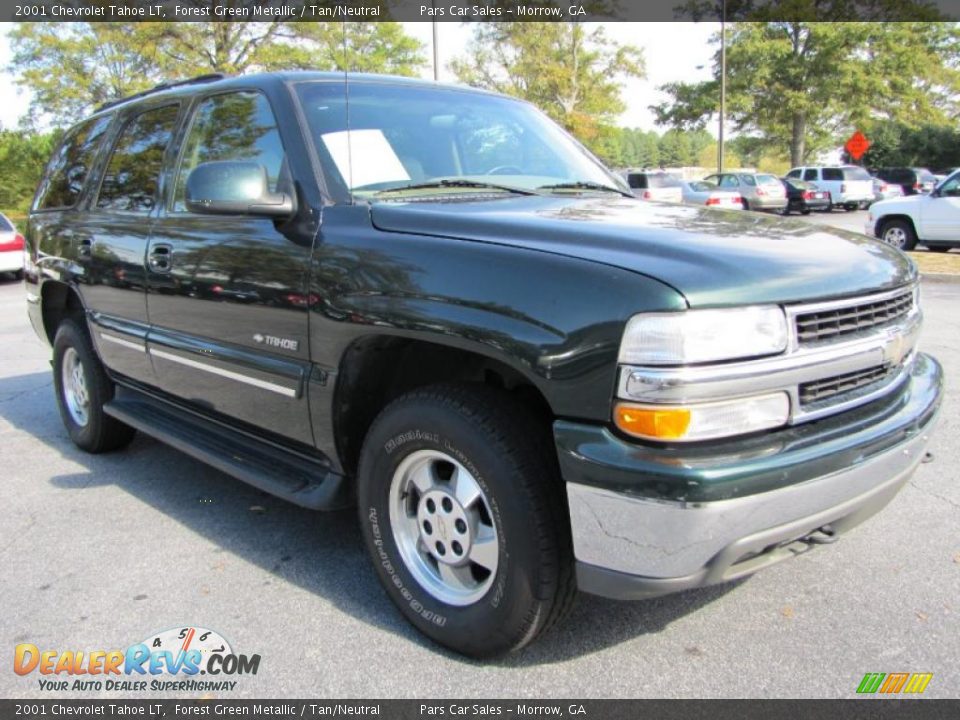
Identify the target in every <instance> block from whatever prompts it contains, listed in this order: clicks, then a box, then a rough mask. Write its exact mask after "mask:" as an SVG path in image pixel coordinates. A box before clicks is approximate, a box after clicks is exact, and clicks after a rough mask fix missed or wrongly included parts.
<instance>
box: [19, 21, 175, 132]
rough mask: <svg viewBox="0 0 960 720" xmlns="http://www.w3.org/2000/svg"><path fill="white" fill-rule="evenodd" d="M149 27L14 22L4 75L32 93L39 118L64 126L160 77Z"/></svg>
mask: <svg viewBox="0 0 960 720" xmlns="http://www.w3.org/2000/svg"><path fill="white" fill-rule="evenodd" d="M151 24H152V23H29V22H24V23H17V24H16V26H15V27H14V28H13V30H11V32H10V34H9V35H8V37H9V39H10V41H11V44H12V47H13V56H12V59H11V63H10V66H9V68H8V70H10V71H12V72H13V73H14V75H15V76H16V83H17V85H19V86H21V87H24V88H28V89H29V90H30V91H31V92H32V93H33V98H32V100H31V103H30V112H29V114H28V116H27V118H25V120H26V122H25V124H26V125H27V126H34V125H36V124H37V119H38V118H37V116H38V115H48V116H49V117H50V119H51V120H52V121H53V123H54V124H57V125H67V124H70V123H72V122H73V121H75V120H76V119H78V118H80V117H82V116H83V115H84V114H86V113H88V112H89V110H90V109H91V108H93V107H95V106H97V105H99V104H101V103H104V102H106V101H108V100H112V99H115V98H118V97H123V96H125V95H130V94H132V93H135V92H138V91H140V90H145V89H146V88H148V87H151V86H152V85H155V84H156V83H157V82H159V81H160V80H161V79H162V78H163V76H164V73H163V70H162V68H161V61H160V56H159V52H158V49H157V45H156V43H155V41H154V39H153V37H152V35H153V33H152V31H151V30H150V28H149V27H147V26H148V25H151Z"/></svg>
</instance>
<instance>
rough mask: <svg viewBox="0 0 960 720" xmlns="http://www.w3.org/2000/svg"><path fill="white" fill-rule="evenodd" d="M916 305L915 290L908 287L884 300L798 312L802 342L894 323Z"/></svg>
mask: <svg viewBox="0 0 960 720" xmlns="http://www.w3.org/2000/svg"><path fill="white" fill-rule="evenodd" d="M912 309H913V291H912V290H905V291H903V292H902V293H899V294H897V295H894V296H893V297H890V298H885V299H883V300H874V301H872V302H860V303H854V304H851V305H846V306H843V307H835V308H831V309H829V310H817V311H812V312H806V313H801V314H798V315H797V316H796V327H797V340H798V342H799V343H800V344H801V345H805V344H809V343H815V342H821V341H823V340H832V339H835V338H838V337H843V336H844V335H852V334H853V333H857V332H861V331H863V330H868V329H870V328H874V327H878V326H880V325H885V324H887V323H891V322H893V321H895V320H897V319H898V318H901V317H903V316H905V315H907V314H908V313H909V312H910V311H911V310H912Z"/></svg>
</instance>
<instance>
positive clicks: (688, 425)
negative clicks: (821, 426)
mask: <svg viewBox="0 0 960 720" xmlns="http://www.w3.org/2000/svg"><path fill="white" fill-rule="evenodd" d="M789 417H790V398H789V397H788V396H787V394H786V393H785V392H775V393H769V394H767V395H756V396H754V397H746V398H737V399H735V400H724V401H722V402H711V403H690V404H689V405H685V406H675V405H639V404H637V403H629V402H621V403H617V406H616V407H615V408H614V411H613V420H614V423H615V424H616V426H617V427H618V428H620V429H621V430H622V431H623V432H625V433H627V434H629V435H632V436H634V437H638V438H643V439H644V440H659V441H661V442H691V441H694V440H708V439H710V440H713V439H716V438H723V437H730V436H731V435H743V434H746V433H751V432H757V431H759V430H769V429H771V428H775V427H780V426H781V425H784V424H786V422H787V419H788V418H789Z"/></svg>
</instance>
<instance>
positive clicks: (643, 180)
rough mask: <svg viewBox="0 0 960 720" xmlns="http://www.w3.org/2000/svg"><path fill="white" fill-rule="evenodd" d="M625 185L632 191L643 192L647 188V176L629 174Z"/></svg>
mask: <svg viewBox="0 0 960 720" xmlns="http://www.w3.org/2000/svg"><path fill="white" fill-rule="evenodd" d="M627 184H628V185H630V187H631V188H633V189H634V190H645V189H646V188H647V176H646V175H641V174H640V173H631V174H630V175H628V176H627Z"/></svg>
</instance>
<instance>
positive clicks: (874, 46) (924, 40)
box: [653, 0, 960, 165]
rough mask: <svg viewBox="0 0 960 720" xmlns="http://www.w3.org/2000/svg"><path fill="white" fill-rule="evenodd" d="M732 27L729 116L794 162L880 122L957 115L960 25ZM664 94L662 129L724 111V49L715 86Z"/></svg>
mask: <svg viewBox="0 0 960 720" xmlns="http://www.w3.org/2000/svg"><path fill="white" fill-rule="evenodd" d="M796 2H797V3H800V4H803V3H810V2H815V0H796ZM728 25H729V29H728V30H727V113H728V116H729V118H730V119H731V120H732V122H733V125H734V126H735V127H736V128H737V129H738V130H739V131H741V132H746V133H751V134H756V135H757V136H758V137H759V138H761V139H762V140H763V141H764V142H766V143H768V144H775V145H779V146H780V147H789V149H790V162H791V164H793V165H801V164H803V163H804V161H806V160H808V159H809V158H811V157H812V156H813V155H815V154H816V153H817V152H820V151H822V150H824V149H827V148H830V147H834V146H836V145H837V144H839V142H840V141H841V140H842V138H843V136H844V135H845V134H846V133H848V132H849V131H850V129H852V128H853V127H854V126H858V125H862V124H864V123H866V122H868V121H869V120H870V119H871V118H874V117H878V116H879V117H883V118H885V119H887V120H892V121H903V122H908V123H909V122H916V121H917V118H923V119H925V120H926V121H928V122H931V123H933V124H944V123H946V122H949V121H950V119H951V118H955V117H956V114H957V112H958V103H957V95H958V92H960V68H958V64H960V31H958V27H957V25H956V24H955V23H942V22H903V23H870V22H844V23H829V22H736V23H729V24H728ZM714 42H715V43H719V34H718V35H717V36H716V37H715V38H714ZM662 89H664V90H665V91H666V92H668V93H669V94H670V95H671V96H672V99H671V101H669V102H667V103H664V104H661V105H659V106H655V107H654V108H653V110H654V112H655V113H656V115H657V121H658V122H659V123H661V124H666V125H671V126H673V127H684V128H691V127H692V128H697V127H703V126H704V124H705V122H706V121H707V120H708V119H709V118H710V117H712V116H713V115H714V114H715V113H716V112H717V111H718V109H719V108H718V102H719V53H718V54H717V56H716V62H715V68H714V78H713V79H712V80H709V81H707V82H703V83H696V84H688V83H673V84H669V85H666V86H664V87H663V88H662Z"/></svg>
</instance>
